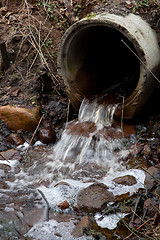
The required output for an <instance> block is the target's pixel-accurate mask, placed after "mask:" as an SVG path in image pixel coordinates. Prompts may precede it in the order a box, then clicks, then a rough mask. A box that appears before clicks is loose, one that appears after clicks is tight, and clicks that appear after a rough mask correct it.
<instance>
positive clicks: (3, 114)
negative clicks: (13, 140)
mask: <svg viewBox="0 0 160 240" xmlns="http://www.w3.org/2000/svg"><path fill="white" fill-rule="evenodd" d="M0 118H1V119H2V120H4V121H5V123H6V124H7V127H8V128H9V129H12V130H14V131H17V130H19V129H22V130H24V131H32V130H34V129H35V128H36V126H37V124H38V121H39V109H38V107H35V108H32V109H26V108H19V107H13V106H10V105H7V106H2V107H0Z"/></svg>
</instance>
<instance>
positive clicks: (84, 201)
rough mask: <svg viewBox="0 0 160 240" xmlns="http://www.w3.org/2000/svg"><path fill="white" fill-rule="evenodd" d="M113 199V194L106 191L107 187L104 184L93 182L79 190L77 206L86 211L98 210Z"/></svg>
mask: <svg viewBox="0 0 160 240" xmlns="http://www.w3.org/2000/svg"><path fill="white" fill-rule="evenodd" d="M114 200H115V197H114V195H113V194H112V193H111V192H109V191H108V187H107V186H106V185H105V184H102V183H94V184H92V185H90V186H89V187H87V188H85V189H83V190H81V191H80V192H79V194H78V196H77V208H78V209H82V210H84V211H86V212H90V211H92V212H93V211H99V210H102V209H103V208H104V207H106V205H107V203H109V202H113V201H114Z"/></svg>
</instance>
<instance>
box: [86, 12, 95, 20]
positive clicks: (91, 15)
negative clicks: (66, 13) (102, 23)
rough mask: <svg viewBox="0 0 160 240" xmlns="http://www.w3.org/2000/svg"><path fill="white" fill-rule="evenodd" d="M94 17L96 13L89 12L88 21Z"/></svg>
mask: <svg viewBox="0 0 160 240" xmlns="http://www.w3.org/2000/svg"><path fill="white" fill-rule="evenodd" d="M93 17H96V13H93V12H92V13H89V14H88V15H87V21H89V20H91V18H93Z"/></svg>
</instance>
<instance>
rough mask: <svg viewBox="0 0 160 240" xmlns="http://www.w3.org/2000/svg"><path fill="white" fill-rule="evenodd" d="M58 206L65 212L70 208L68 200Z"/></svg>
mask: <svg viewBox="0 0 160 240" xmlns="http://www.w3.org/2000/svg"><path fill="white" fill-rule="evenodd" d="M57 206H58V207H59V208H60V209H61V210H64V209H67V208H69V203H68V202H67V200H65V201H63V202H61V203H58V204H57Z"/></svg>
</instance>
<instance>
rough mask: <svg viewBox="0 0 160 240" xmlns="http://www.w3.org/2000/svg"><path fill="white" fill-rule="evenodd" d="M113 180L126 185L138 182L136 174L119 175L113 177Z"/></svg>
mask: <svg viewBox="0 0 160 240" xmlns="http://www.w3.org/2000/svg"><path fill="white" fill-rule="evenodd" d="M113 182H115V183H118V184H122V185H125V186H132V185H134V184H136V183H137V181H136V178H135V177H134V176H131V175H126V176H123V177H118V178H115V179H113Z"/></svg>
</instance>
